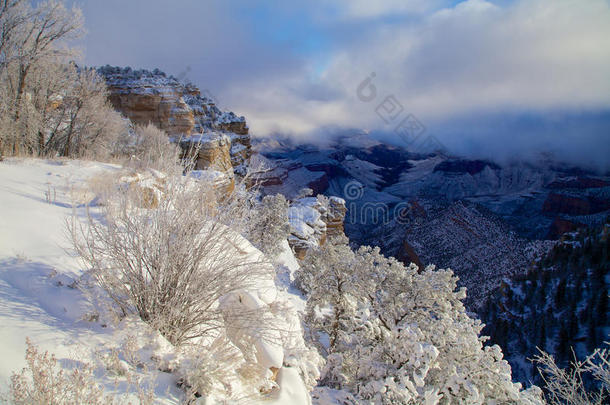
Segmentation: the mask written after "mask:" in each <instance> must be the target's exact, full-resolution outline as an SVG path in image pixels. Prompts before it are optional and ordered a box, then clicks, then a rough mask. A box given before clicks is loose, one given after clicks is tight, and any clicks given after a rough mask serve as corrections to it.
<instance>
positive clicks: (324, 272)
mask: <svg viewBox="0 0 610 405" xmlns="http://www.w3.org/2000/svg"><path fill="white" fill-rule="evenodd" d="M309 256H310V257H307V258H306V260H305V261H304V263H303V269H302V270H301V271H300V272H299V273H298V274H297V281H298V283H299V285H300V286H301V288H302V289H303V290H304V291H305V292H307V293H308V301H307V315H306V322H307V324H308V326H309V329H310V331H311V332H312V333H311V334H312V338H313V339H314V341H317V343H318V346H320V347H322V348H323V352H324V353H326V359H327V363H326V367H325V369H324V370H323V373H322V374H323V375H322V380H321V383H322V384H323V385H326V386H328V387H331V388H335V389H343V390H347V391H349V392H351V393H352V394H354V395H355V396H357V397H359V398H360V399H362V400H366V401H372V402H373V403H379V404H382V403H383V404H396V403H404V404H408V403H429V404H435V403H469V404H483V403H488V402H489V401H497V402H499V403H523V404H537V403H541V398H540V391H539V390H538V389H537V388H536V387H534V388H532V389H530V390H528V391H522V390H521V386H520V384H514V383H513V382H512V381H511V370H510V366H509V364H508V363H507V362H506V361H505V360H503V359H502V352H501V350H500V348H499V347H498V346H493V347H484V346H483V341H484V339H483V338H480V337H479V333H480V331H481V324H480V322H479V321H478V320H474V319H471V318H470V317H469V316H468V315H467V314H466V310H465V308H464V305H463V304H462V301H461V300H462V299H463V298H464V297H465V291H464V290H456V282H457V278H456V277H455V276H453V273H452V272H451V271H450V270H436V269H434V267H428V268H426V269H424V271H422V272H418V269H417V267H416V266H415V265H411V266H409V267H405V266H404V265H402V264H401V263H400V262H398V261H396V260H395V259H393V258H386V257H384V256H383V255H381V254H380V252H379V249H378V248H374V249H373V248H370V247H362V248H360V249H359V250H358V251H357V252H353V251H351V250H350V249H349V247H348V246H347V244H346V240H343V241H341V240H335V241H334V243H332V242H331V243H327V244H326V245H325V246H324V247H323V248H321V249H319V250H318V251H313V252H312V253H310V255H309Z"/></svg>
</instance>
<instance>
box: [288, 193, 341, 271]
mask: <svg viewBox="0 0 610 405" xmlns="http://www.w3.org/2000/svg"><path fill="white" fill-rule="evenodd" d="M346 211H347V209H346V207H345V200H343V199H341V198H339V197H325V196H323V195H318V196H317V197H305V198H300V199H298V200H296V201H294V202H293V203H292V204H291V206H290V208H289V211H288V219H289V221H290V236H289V237H288V243H289V244H290V247H291V248H292V250H293V251H294V253H295V256H296V257H297V259H300V260H302V259H303V258H305V255H306V254H307V251H308V250H310V249H313V248H317V247H319V246H322V245H324V243H326V241H327V239H328V238H331V237H334V236H338V235H343V234H344V233H343V232H344V230H343V221H344V219H345V213H346Z"/></svg>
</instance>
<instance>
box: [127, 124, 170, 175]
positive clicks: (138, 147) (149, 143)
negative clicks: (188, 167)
mask: <svg viewBox="0 0 610 405" xmlns="http://www.w3.org/2000/svg"><path fill="white" fill-rule="evenodd" d="M129 146H130V147H129V148H127V150H130V151H131V157H130V160H129V166H131V167H134V168H136V169H155V170H160V171H162V172H165V173H168V172H172V173H173V172H175V171H176V168H177V167H179V165H180V150H179V148H178V146H177V145H176V144H174V143H172V142H170V140H169V137H168V135H167V133H166V132H165V131H163V130H161V129H159V128H157V127H156V126H154V125H153V124H150V123H149V124H148V125H137V126H136V127H135V130H134V131H133V139H131V145H129Z"/></svg>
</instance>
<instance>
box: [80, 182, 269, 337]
mask: <svg viewBox="0 0 610 405" xmlns="http://www.w3.org/2000/svg"><path fill="white" fill-rule="evenodd" d="M149 198H150V196H149V195H148V193H142V192H141V188H138V187H124V186H123V187H117V188H115V192H114V193H111V194H110V195H109V196H107V197H106V199H105V201H103V205H102V207H101V210H102V216H103V218H104V220H103V221H101V222H100V221H98V220H97V219H95V218H94V217H93V216H89V219H88V221H87V224H86V226H81V225H78V224H77V223H76V222H73V223H72V224H71V227H70V228H71V233H72V235H73V241H74V246H75V249H76V251H77V252H78V253H79V254H80V255H81V256H82V258H83V259H84V261H85V262H86V263H87V264H88V266H89V267H90V268H91V274H92V276H93V278H94V279H95V280H96V282H97V284H98V285H99V286H100V287H102V289H103V290H105V291H106V292H107V294H108V295H109V296H110V297H111V298H112V300H113V302H114V304H115V306H114V309H115V310H117V311H118V312H119V313H120V314H123V315H124V314H127V313H131V312H135V313H137V314H139V316H140V317H141V318H142V319H143V320H144V321H146V322H148V323H149V324H151V325H153V326H154V327H155V328H157V329H158V330H159V331H160V332H161V333H162V334H163V335H164V336H165V337H166V338H167V339H168V340H169V341H170V342H172V343H173V344H176V345H179V344H182V343H185V342H186V341H189V340H192V339H194V338H199V337H202V336H205V335H207V334H208V333H211V332H212V331H214V330H217V329H218V328H219V327H221V325H222V323H223V320H222V317H223V314H222V310H221V308H220V307H219V305H218V302H219V299H220V298H221V297H223V296H225V295H227V294H230V293H232V292H237V291H240V290H244V289H248V288H252V287H254V286H255V285H256V283H257V282H258V281H259V278H260V277H266V276H267V275H268V273H269V272H270V271H271V272H272V271H273V269H272V268H271V270H270V268H269V266H267V265H265V263H263V260H264V258H263V257H262V256H261V257H259V256H256V257H254V256H252V255H249V254H248V252H247V251H246V250H245V249H244V248H243V246H242V245H243V244H244V242H243V238H241V236H239V235H238V234H237V233H235V232H233V231H232V230H231V229H230V228H229V227H227V226H225V225H223V224H221V223H220V222H219V221H218V216H219V213H222V214H223V215H230V213H226V212H224V209H225V208H226V206H219V204H221V203H220V202H219V201H220V199H219V198H218V196H217V195H216V193H215V191H214V188H213V187H212V186H211V185H209V184H207V183H206V182H204V181H196V180H193V179H191V178H188V177H181V176H168V177H166V178H165V179H164V184H163V190H162V195H161V196H160V197H159V198H158V199H157V200H156V203H155V206H154V207H152V208H150V209H146V208H141V207H150V204H149V201H148V200H147V199H149ZM262 315H263V314H261V313H260V311H250V313H248V312H247V311H245V312H244V313H242V314H241V316H244V317H253V316H262Z"/></svg>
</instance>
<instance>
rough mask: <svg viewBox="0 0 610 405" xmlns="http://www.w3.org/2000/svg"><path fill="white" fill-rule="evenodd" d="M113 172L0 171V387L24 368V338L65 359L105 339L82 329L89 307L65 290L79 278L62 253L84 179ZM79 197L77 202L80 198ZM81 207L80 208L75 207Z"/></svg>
mask: <svg viewBox="0 0 610 405" xmlns="http://www.w3.org/2000/svg"><path fill="white" fill-rule="evenodd" d="M107 170H116V167H115V166H111V165H107V164H100V163H90V162H79V161H66V162H57V161H45V160H33V159H23V160H21V159H7V160H5V161H3V162H1V163H0V212H1V213H2V214H1V216H0V342H2V343H1V344H0V357H1V358H2V359H3V361H2V362H0V384H2V386H3V387H4V385H5V384H6V382H7V381H8V378H9V376H10V374H11V371H13V370H17V369H20V368H21V367H23V366H24V365H25V360H24V353H25V347H26V346H25V338H26V336H27V337H30V338H31V339H32V341H33V342H34V343H35V344H38V345H40V346H41V347H42V348H43V349H45V350H50V351H53V352H55V353H56V354H57V355H58V358H60V359H61V358H62V356H65V357H70V356H72V355H74V354H76V353H74V352H75V351H76V350H77V348H78V347H79V346H81V345H82V346H91V345H96V344H98V343H100V340H104V339H108V338H109V335H111V333H112V332H111V331H109V330H104V329H107V328H101V326H99V325H96V324H94V323H90V322H84V321H81V317H82V316H83V315H84V313H86V310H87V308H88V307H89V306H88V305H87V304H86V303H85V299H84V297H83V296H82V294H81V293H80V292H79V291H78V290H76V289H73V288H70V287H69V285H70V283H71V282H72V281H73V280H74V279H76V278H77V277H78V275H79V274H80V270H79V268H80V264H79V261H78V260H77V258H75V257H74V256H73V255H71V254H70V253H69V252H68V251H67V250H66V249H67V248H69V246H70V244H69V241H68V238H67V236H66V219H67V218H68V217H69V216H70V215H71V214H72V212H73V209H72V201H73V200H74V199H79V198H80V199H82V198H85V199H86V198H87V195H84V194H82V193H79V191H81V190H83V187H84V185H85V179H87V178H89V177H92V176H94V175H96V174H98V173H100V172H102V171H107ZM79 194H80V195H79ZM80 202H83V201H80Z"/></svg>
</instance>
